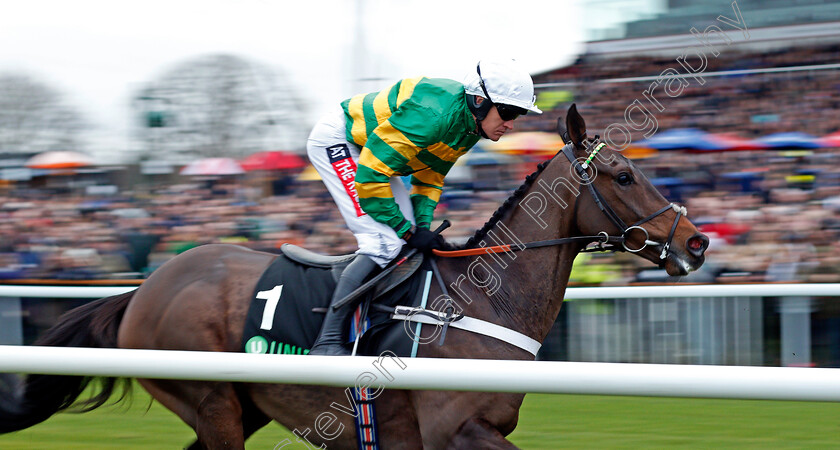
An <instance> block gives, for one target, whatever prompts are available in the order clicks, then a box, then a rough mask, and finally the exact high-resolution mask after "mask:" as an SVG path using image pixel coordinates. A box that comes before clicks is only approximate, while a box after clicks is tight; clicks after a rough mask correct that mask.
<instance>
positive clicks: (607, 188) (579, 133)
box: [557, 105, 709, 275]
mask: <svg viewBox="0 0 840 450" xmlns="http://www.w3.org/2000/svg"><path fill="white" fill-rule="evenodd" d="M558 128H560V130H559V131H560V132H561V134H564V133H563V131H562V126H560V127H558ZM565 128H566V131H567V133H565V136H564V140H565V141H566V142H567V145H566V147H564V149H563V151H562V153H563V155H565V158H563V155H557V158H563V159H568V160H569V161H570V162H571V165H572V168H571V171H570V176H572V177H576V178H577V181H578V182H579V183H580V194H579V195H578V200H577V204H576V208H577V211H578V212H577V215H576V216H577V220H576V224H575V226H576V227H577V230H578V232H579V233H581V234H582V235H591V236H594V235H599V234H600V235H602V236H605V237H606V235H609V236H611V237H613V240H614V241H618V242H619V243H620V245H622V246H623V247H624V248H625V249H626V250H627V251H631V252H634V253H637V254H638V255H639V256H642V257H644V258H645V259H648V260H650V261H652V262H654V263H656V264H658V265H659V266H660V267H663V268H664V269H665V270H666V271H667V272H668V274H669V275H685V274H687V273H689V272H691V271H693V270H696V269H697V268H699V267H700V266H701V265H702V264H703V261H704V259H705V257H704V255H703V254H704V252H705V251H706V248H707V247H708V245H709V239H708V238H707V237H706V236H705V235H703V234H702V233H700V232H698V231H697V228H696V227H695V226H694V225H693V224H692V223H691V222H690V221H689V220H688V218H686V217H685V215H686V211H685V208H684V207H679V206H677V205H675V204H672V203H669V202H668V201H667V200H666V199H665V198H664V197H663V196H662V194H660V193H659V191H657V190H656V188H655V187H653V185H652V184H651V183H650V181H649V180H648V179H647V177H646V176H645V175H644V174H643V173H642V171H641V170H639V169H638V168H637V167H636V166H635V164H633V163H632V162H631V161H630V160H628V159H627V158H625V157H624V156H623V155H621V154H620V153H619V152H617V151H614V150H612V149H610V148H609V147H607V146H606V145H605V144H604V143H601V142H598V139H597V137H596V138H594V139H591V138H588V137H587V136H586V123H585V122H584V120H583V117H582V116H581V115H580V114H579V113H578V111H577V108H576V107H575V105H572V106H571V108H569V112H568V114H567V115H566V126H565ZM616 237H618V239H615V238H616ZM621 238H623V239H621Z"/></svg>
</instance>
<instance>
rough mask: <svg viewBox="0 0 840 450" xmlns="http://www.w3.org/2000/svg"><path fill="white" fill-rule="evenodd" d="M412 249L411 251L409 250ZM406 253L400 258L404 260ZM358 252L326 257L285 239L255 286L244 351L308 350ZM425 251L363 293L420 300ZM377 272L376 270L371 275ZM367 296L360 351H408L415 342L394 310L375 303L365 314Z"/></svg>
mask: <svg viewBox="0 0 840 450" xmlns="http://www.w3.org/2000/svg"><path fill="white" fill-rule="evenodd" d="M406 251H407V250H406ZM402 257H403V256H402V255H401V256H398V257H397V258H395V261H399V260H400V259H402ZM355 258H356V255H355V254H352V255H340V256H325V255H321V254H318V253H315V252H312V251H309V250H306V249H304V248H301V247H298V246H295V245H290V244H284V245H283V246H282V247H281V248H280V254H279V255H277V258H276V259H275V260H274V262H273V263H272V264H271V265H270V266H269V267H268V268H267V269H266V270H265V272H264V273H263V274H262V276H261V277H260V279H259V281H258V282H257V285H256V287H255V289H254V293H253V296H252V298H251V305H250V307H249V310H248V313H247V316H246V320H245V324H244V329H243V336H242V338H243V340H242V350H243V351H245V352H246V353H274V354H277V353H283V354H290V353H291V354H307V353H308V352H309V348H311V346H312V344H313V343H314V342H315V338H317V336H318V332H319V331H320V328H321V322H322V321H323V318H324V314H323V313H324V312H325V311H326V310H327V308H328V307H329V304H330V300H331V298H332V292H333V290H334V289H335V285H336V283H337V282H338V279H339V277H340V276H341V273H342V272H343V271H344V269H345V268H346V267H347V265H349V264H350V262H352V261H353V259H355ZM423 264H424V257H423V255H421V254H416V255H415V256H413V257H411V258H409V259H407V260H406V261H404V262H403V263H402V264H400V265H398V266H397V267H396V268H395V269H394V270H393V271H392V272H391V273H389V274H388V275H387V276H385V277H384V278H382V279H381V280H379V282H377V283H376V285H375V286H373V287H372V288H371V289H370V291H368V292H367V293H366V294H365V295H364V296H363V298H364V299H365V300H367V301H371V302H376V303H377V304H381V305H387V306H391V307H392V308H393V307H395V306H397V305H406V306H417V305H419V295H420V294H419V293H420V291H422V290H421V289H420V278H421V277H419V276H417V275H419V269H420V267H421V265H423ZM373 276H376V275H375V274H371V277H373ZM363 305H365V303H364V301H363V302H362V304H361V305H360V306H359V308H358V309H357V312H356V314H354V317H353V318H352V319H351V320H352V321H353V323H352V324H351V327H350V334H349V336H348V341H350V340H352V339H353V338H355V337H356V335H357V334H356V329H357V328H356V327H361V329H362V332H361V333H360V335H361V336H363V339H362V340H361V341H360V342H361V345H360V347H359V354H368V353H369V354H378V353H376V349H377V348H378V347H379V346H386V347H385V348H392V349H394V351H395V352H397V354H399V355H401V356H403V355H407V353H408V352H409V351H410V348H411V344H412V341H411V340H410V338H409V337H408V336H407V335H406V333H405V332H404V331H403V325H402V323H400V322H396V321H394V320H392V319H391V314H389V313H385V312H381V311H377V310H375V309H373V308H371V309H370V311H369V313H368V314H367V318H366V319H365V318H364V314H361V311H362V310H363V309H364V308H363V307H362V306H363Z"/></svg>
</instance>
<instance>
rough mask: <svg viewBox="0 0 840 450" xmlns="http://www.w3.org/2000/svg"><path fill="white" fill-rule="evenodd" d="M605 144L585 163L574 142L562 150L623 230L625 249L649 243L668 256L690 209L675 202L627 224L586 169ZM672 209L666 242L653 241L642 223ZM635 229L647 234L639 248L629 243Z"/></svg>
mask: <svg viewBox="0 0 840 450" xmlns="http://www.w3.org/2000/svg"><path fill="white" fill-rule="evenodd" d="M596 142H597V139H596ZM604 145H605V144H604V143H598V144H597V145H596V146H595V148H594V149H593V150H592V152H591V153H590V154H589V156H588V157H587V158H586V160H585V161H584V162H583V163H581V162H580V161H578V159H577V158H575V155H574V149H575V144H574V143H569V144H566V146H564V147H563V149H562V150H561V152H562V153H563V154H564V155H565V156H566V158H567V159H568V160H569V162H570V163H571V164H572V167H574V169H575V171H576V172H577V174H578V176H579V177H580V178H581V184H584V185H586V187H587V188H589V193H590V194H592V199H593V200H594V201H595V205H597V206H598V209H600V210H601V212H603V213H604V214H605V215H606V216H607V218H608V219H610V221H611V222H612V223H613V225H615V226H616V228H618V229H619V230H621V236H620V238H619V239H620V241H621V246H622V247H623V248H624V250H626V251H628V252H630V253H637V252H640V251H642V250H644V249H645V248H646V247H647V246H648V245H651V246H656V247H661V248H662V251H661V252H660V254H659V259H665V258H667V256H668V251H669V250H670V248H671V241H673V239H674V233H676V231H677V224H679V222H680V217H682V216H686V215H688V211H687V210H686V209H685V206H679V205H677V204H675V203H669V204H667V205H665V206H663V207H662V208H660V209H659V210H658V211H656V212H654V213H653V214H651V215H649V216H647V217H645V218H644V219H642V220H639V221H638V222H636V223H634V224H633V225H630V226H627V224H625V223H624V221H623V220H621V217H619V216H618V214H616V213H615V211H614V210H613V209H612V208H611V207H610V205H609V203H607V201H606V199H604V196H603V195H601V193H600V192H598V189H597V188H596V187H595V184H594V183H593V182H592V180H591V179H590V177H589V173H588V172H587V171H586V170H587V169H588V168H589V164H590V163H591V162H592V160H593V159H594V158H595V156H596V155H597V154H598V152H599V151H600V150H601V149H602V148H603V147H604ZM555 156H556V155H555ZM670 209H673V210H674V212H676V213H677V215H676V217H675V218H674V223H673V224H671V230H670V231H669V232H668V239H666V240H665V242H664V243H659V242H656V241H651V240H650V234H648V231H647V229H645V228H644V227H642V225H644V224H645V223H648V222H650V221H651V220H653V219H655V218H657V217H659V216H660V215H661V214H664V213H665V212H666V211H668V210H670ZM634 230H641V232H642V233H644V235H645V238H644V241H643V243H642V245H641V247H639V248H631V247H629V246H628V245H627V241H628V240H629V235H630V233H632V232H633V231H634ZM601 233H603V236H606V238H610V236H609V235H608V234H607V233H606V232H605V231H602V232H601Z"/></svg>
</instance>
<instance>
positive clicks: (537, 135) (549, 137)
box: [483, 131, 564, 155]
mask: <svg viewBox="0 0 840 450" xmlns="http://www.w3.org/2000/svg"><path fill="white" fill-rule="evenodd" d="M483 145H484V148H486V149H488V150H492V151H497V152H505V153H551V154H552V155H553V154H555V153H557V152H558V151H560V149H561V148H563V145H564V144H563V139H561V138H560V136H559V135H558V134H556V133H548V132H545V131H528V132H522V133H512V134H509V135H505V136H502V138H501V139H499V140H498V142H488V143H484V144H483Z"/></svg>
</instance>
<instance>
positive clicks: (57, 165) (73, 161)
mask: <svg viewBox="0 0 840 450" xmlns="http://www.w3.org/2000/svg"><path fill="white" fill-rule="evenodd" d="M92 165H93V159H91V158H90V157H89V156H87V155H84V154H82V153H78V152H68V151H51V152H44V153H39V154H37V155H35V156H33V157H31V158H29V159H28V160H27V161H26V163H24V166H26V167H28V168H30V169H73V168H76V167H85V166H92Z"/></svg>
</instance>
